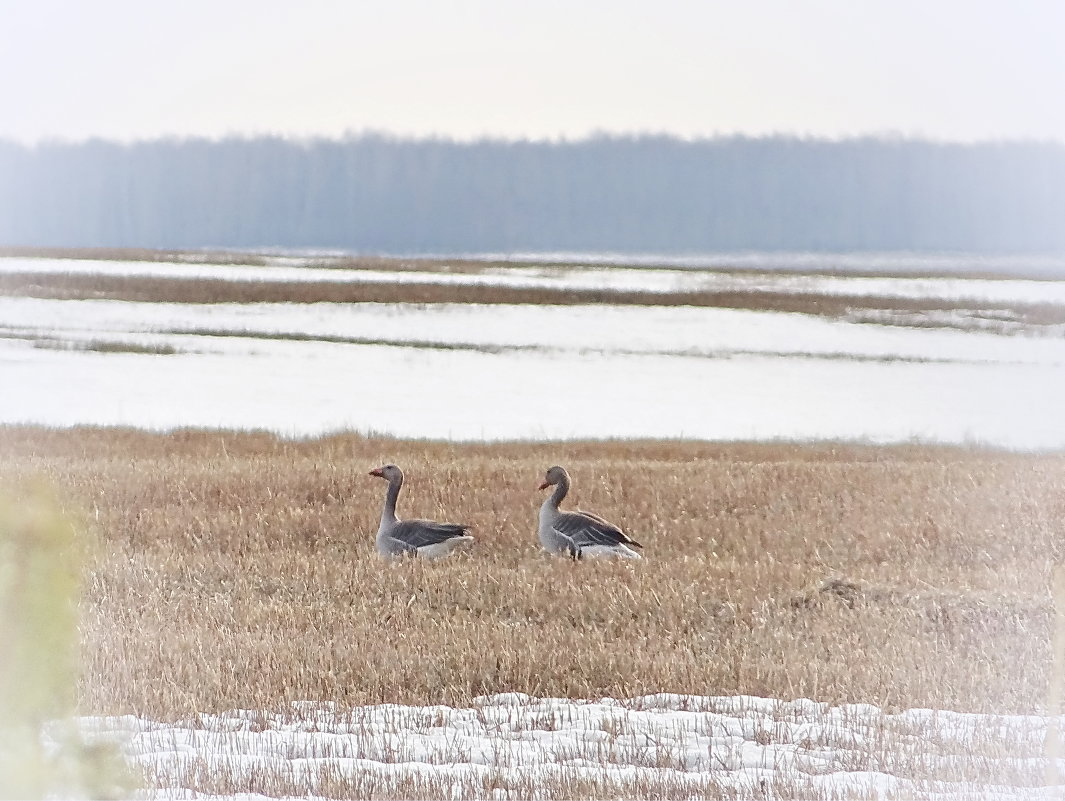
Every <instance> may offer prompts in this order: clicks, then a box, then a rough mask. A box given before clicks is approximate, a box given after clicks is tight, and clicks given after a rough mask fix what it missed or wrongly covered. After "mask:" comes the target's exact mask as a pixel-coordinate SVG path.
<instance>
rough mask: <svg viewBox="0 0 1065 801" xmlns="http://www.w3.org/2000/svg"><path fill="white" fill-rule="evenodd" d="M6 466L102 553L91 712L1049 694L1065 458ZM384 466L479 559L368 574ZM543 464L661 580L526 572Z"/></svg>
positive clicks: (278, 447)
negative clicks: (93, 536) (613, 524)
mask: <svg viewBox="0 0 1065 801" xmlns="http://www.w3.org/2000/svg"><path fill="white" fill-rule="evenodd" d="M0 454H2V459H0V482H4V483H16V484H17V483H18V482H20V481H21V480H22V479H25V478H26V477H29V476H33V475H44V476H47V477H48V478H49V479H50V480H51V481H52V482H54V483H55V484H56V485H57V486H58V487H59V488H61V490H62V492H63V493H64V494H65V496H66V497H67V498H69V503H70V504H71V506H72V508H75V509H80V510H83V511H84V514H86V515H87V516H88V520H89V521H90V524H91V527H92V528H93V529H94V530H95V531H96V532H97V534H98V535H99V538H100V540H101V546H100V547H99V548H98V550H97V553H96V555H95V557H94V559H93V562H92V564H91V565H90V566H89V574H90V575H89V580H88V582H87V587H88V589H87V594H86V596H85V598H84V603H83V613H84V624H83V648H84V664H85V672H84V677H83V680H82V683H81V687H80V706H81V709H82V710H83V711H84V712H85V713H120V712H138V713H144V714H148V715H151V716H153V717H156V718H162V719H176V718H178V717H180V716H183V715H188V714H192V713H194V712H205V711H212V710H222V709H228V708H234V707H240V708H259V709H270V708H278V707H279V706H280V705H282V704H284V703H286V702H289V701H297V700H300V701H312V702H317V701H336V702H338V703H340V704H343V705H353V704H364V703H374V702H383V701H396V702H405V703H430V702H436V703H448V704H464V703H467V702H469V701H470V699H471V698H472V697H474V696H476V695H480V694H485V693H493V692H497V691H510V690H513V691H521V692H526V693H530V694H532V695H538V696H569V697H584V698H596V697H600V696H615V697H624V696H632V695H638V694H644V693H651V692H656V691H674V692H684V693H694V694H713V695H717V694H733V693H748V694H754V695H762V696H770V697H779V698H788V699H790V698H796V697H804V696H805V697H810V698H815V699H817V700H821V701H829V702H843V701H863V702H869V703H874V704H878V705H881V706H883V707H885V708H886V709H888V710H892V709H900V708H906V707H912V706H931V707H937V708H956V709H965V710H974V711H1000V712H1025V711H1035V710H1039V709H1040V708H1041V706H1042V704H1043V702H1044V699H1045V697H1046V690H1047V677H1048V672H1049V665H1048V664H1047V663H1048V660H1049V654H1050V644H1049V637H1050V627H1051V607H1052V603H1051V597H1050V590H1049V586H1050V584H1049V582H1050V573H1051V569H1052V566H1053V564H1054V563H1055V562H1056V561H1059V560H1060V559H1061V557H1062V555H1063V551H1065V537H1063V533H1065V532H1063V530H1062V528H1063V523H1062V520H1063V519H1065V496H1063V494H1062V491H1061V488H1062V486H1063V485H1065V458H1063V457H1061V456H1057V455H1046V456H1018V455H1004V454H994V453H981V452H976V451H967V450H964V449H936V448H924V447H918V446H908V447H898V448H873V447H857V446H854V447H852V446H842V445H840V446H832V445H821V446H809V447H802V446H793V445H772V444H770V445H743V444H736V445H714V444H698V443H682V442H677V443H673V442H649V443H629V442H615V443H568V444H557V443H556V444H543V443H540V444H521V443H514V444H499V445H456V444H448V443H436V442H411V441H397V440H390V439H373V438H369V439H367V438H362V437H358V436H336V437H329V438H324V439H320V440H314V441H300V442H292V441H284V440H279V439H277V438H274V437H272V436H269V435H265V434H233V433H207V432H201V433H197V432H179V433H175V434H171V435H153V434H147V433H137V432H131V431H109V430H95V429H81V430H74V431H67V432H57V431H44V430H40V429H32V428H13V427H8V428H3V429H0ZM385 461H394V462H396V463H398V464H401V465H402V466H403V467H404V468H405V470H406V473H407V488H406V490H405V492H404V495H403V496H402V497H401V500H400V503H401V507H400V512H401V514H403V513H405V514H406V515H408V516H428V517H434V518H437V519H448V520H452V521H456V522H465V523H469V524H471V525H472V526H473V527H474V533H475V534H476V536H477V543H476V546H475V548H474V549H473V551H472V552H471V553H470V554H468V555H463V556H458V557H455V558H452V559H451V560H449V561H446V562H441V563H422V562H419V561H413V560H412V561H406V562H402V563H399V564H395V565H388V564H385V563H383V562H382V561H381V560H380V559H379V558H378V557H377V556H376V554H375V553H374V551H373V533H374V532H375V531H376V526H377V516H378V513H379V508H380V503H381V500H382V496H383V490H384V486H383V484H382V483H381V482H380V481H378V480H375V479H373V478H370V477H368V476H367V475H366V471H367V470H369V469H370V468H371V467H375V466H377V465H379V464H381V463H382V462H385ZM556 462H557V463H562V464H565V465H567V466H568V467H569V469H570V471H571V473H572V474H573V476H574V481H575V489H574V495H575V497H574V498H573V501H574V502H575V503H577V504H580V505H582V506H584V507H585V508H589V509H593V510H596V511H598V512H600V513H602V514H604V515H606V516H608V517H610V518H612V519H614V520H616V521H617V522H619V523H621V524H623V525H624V526H625V527H626V528H627V529H628V530H629V531H631V532H632V533H633V534H634V535H637V537H638V539H640V540H641V541H642V542H644V544H645V545H646V546H647V547H646V555H647V558H646V559H644V560H643V561H642V562H640V563H638V564H629V563H626V564H613V563H598V564H596V563H572V562H568V561H565V560H561V559H548V558H545V557H544V556H542V555H541V554H540V553H539V552H538V550H537V546H536V542H535V534H534V531H535V522H534V521H535V515H536V510H537V507H538V505H539V503H540V501H541V494H540V493H538V492H537V491H536V485H537V484H538V482H539V480H540V477H541V475H542V472H543V470H544V469H545V468H546V467H548V466H549V465H551V464H553V463H556ZM833 580H835V583H833ZM822 590H823V591H822Z"/></svg>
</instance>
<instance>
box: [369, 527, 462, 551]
mask: <svg viewBox="0 0 1065 801" xmlns="http://www.w3.org/2000/svg"><path fill="white" fill-rule="evenodd" d="M467 531H469V526H464V525H460V524H458V523H437V522H436V521H434V520H401V521H399V522H397V523H396V525H395V526H394V527H393V528H392V530H391V531H389V532H388V536H390V537H391V538H392V539H394V540H396V541H397V542H399V543H402V545H403V546H404V547H405V548H406V549H408V550H412V551H414V550H417V549H418V548H424V547H425V546H427V545H439V544H440V543H442V542H447V541H448V540H450V539H454V538H455V537H464V536H466V532H467Z"/></svg>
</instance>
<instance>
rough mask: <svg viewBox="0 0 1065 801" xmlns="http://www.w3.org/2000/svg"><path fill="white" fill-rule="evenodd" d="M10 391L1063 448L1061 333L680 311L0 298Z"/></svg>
mask: <svg viewBox="0 0 1065 801" xmlns="http://www.w3.org/2000/svg"><path fill="white" fill-rule="evenodd" d="M96 343H105V344H106V345H108V346H110V347H111V351H112V352H103V351H102V349H100V348H99V346H98V345H97V344H96ZM116 344H117V345H119V347H117V348H116V347H114V346H115V345H116ZM131 346H132V347H134V348H145V349H147V351H146V352H133V350H132V349H130V350H129V352H123V347H126V348H130V347H131ZM152 349H156V352H152ZM164 354H165V355H164ZM0 389H2V391H0V422H3V423H23V422H30V423H39V424H44V425H52V426H70V425H82V424H84V425H123V426H135V427H141V428H148V429H156V430H169V429H173V428H180V427H202V428H233V429H265V430H270V431H274V432H276V433H279V434H281V435H283V436H315V435H319V434H323V433H326V432H330V431H338V430H355V431H363V432H368V431H374V432H380V433H387V434H392V435H395V436H401V437H432V438H447V439H454V440H500V439H528V438H547V439H561V438H570V439H573V438H601V437H687V438H697V439H756V440H765V439H798V440H808V439H853V440H868V441H872V442H898V441H909V440H911V439H920V440H924V441H929V442H952V443H984V444H991V445H997V446H1001V447H1007V448H1016V449H1035V450H1038V449H1046V448H1056V447H1061V446H1063V445H1065V424H1063V423H1062V416H1061V409H1062V408H1065V336H1062V333H1061V332H1060V331H1058V330H1057V329H1054V330H1050V329H1049V328H1048V329H1046V330H1043V331H1040V332H1035V333H1029V334H1008V333H995V332H990V331H981V330H959V329H956V328H948V329H942V328H938V329H937V328H924V327H910V326H897V325H877V324H868V323H854V322H848V321H845V320H832V319H827V318H824V317H820V316H815V315H805V314H788V313H778V312H770V311H750V310H734V309H717V308H696V307H684V306H681V307H635V306H609V305H599V306H594V307H593V306H565V307H563V306H539V305H525V306H513V305H464V304H439V305H429V306H420V305H417V304H373V303H358V304H339V303H312V304H287V303H250V304H228V303H220V304H173V303H133V302H125V301H115V300H46V299H37V298H23V297H15V298H12V297H8V298H0ZM605 398H609V403H606V404H605V403H604V399H605ZM430 399H431V400H430Z"/></svg>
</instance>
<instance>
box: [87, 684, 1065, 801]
mask: <svg viewBox="0 0 1065 801" xmlns="http://www.w3.org/2000/svg"><path fill="white" fill-rule="evenodd" d="M1050 723H1054V724H1055V725H1058V726H1060V725H1061V721H1060V720H1053V719H1048V718H1044V717H1033V716H997V715H975V714H963V713H957V712H938V711H933V710H927V709H925V710H920V709H918V710H909V711H907V712H902V713H899V714H887V713H885V712H882V711H880V710H879V709H877V708H876V707H873V706H870V705H867V704H852V705H845V706H836V707H830V706H828V705H826V704H821V703H816V702H814V701H810V700H805V699H800V700H797V701H792V702H785V701H775V700H770V699H765V698H755V697H750V696H737V697H701V696H682V695H674V694H666V693H660V694H657V695H650V696H644V697H639V698H633V699H629V700H625V701H617V700H612V699H602V700H600V701H598V702H586V701H571V700H566V699H536V698H531V697H529V696H525V695H521V694H517V693H507V694H502V695H495V696H489V697H483V698H479V699H476V700H475V702H474V704H473V705H471V706H470V707H469V708H451V707H446V706H429V707H408V706H401V705H396V704H385V705H380V706H368V707H357V708H354V709H343V708H339V707H336V706H333V705H329V704H325V705H315V704H308V703H303V704H294V705H292V707H291V708H290V709H289V710H287V711H286V712H284V713H282V714H270V713H265V712H257V711H246V710H244V711H234V712H229V713H225V714H218V715H199V716H197V718H196V719H195V720H191V721H186V722H184V723H178V724H165V723H159V722H155V721H152V720H148V719H145V718H139V717H133V716H125V717H101V718H83V719H82V720H81V727H82V729H83V731H85V732H86V734H87V735H88V736H90V737H91V738H93V739H96V740H101V741H110V742H117V743H120V744H121V745H122V748H123V750H124V752H125V754H126V755H127V756H128V758H129V759H131V760H132V761H133V762H135V763H137V764H139V765H140V766H141V767H142V768H144V769H145V771H146V773H147V775H148V776H149V777H150V778H151V781H150V784H151V785H154V787H153V789H152V791H151V795H152V796H153V797H161V798H163V797H165V798H182V797H192V791H194V790H195V789H197V788H196V787H194V786H191V785H192V784H193V782H194V779H192V778H190V777H193V776H196V775H199V776H200V777H201V779H202V777H204V776H209V777H212V781H213V782H214V784H215V786H224V787H227V788H231V790H232V793H230V791H226V792H227V793H229V794H230V797H237V796H236V795H235V793H240V792H247V791H248V790H249V789H251V788H254V789H255V791H256V792H259V793H266V794H267V795H285V794H287V795H304V794H311V795H319V794H321V795H327V796H335V795H336V794H338V793H340V794H343V793H345V792H346V793H354V794H362V793H365V792H366V788H368V787H373V788H376V790H377V792H378V793H382V792H386V791H390V792H394V793H399V794H402V793H403V792H404V791H406V792H408V793H411V794H416V793H421V794H426V793H427V792H431V793H432V794H433V795H440V796H443V797H455V798H465V797H488V798H501V799H502V798H507V797H510V793H513V794H516V795H520V796H522V797H528V796H534V797H535V796H540V797H547V796H551V797H573V796H574V795H579V794H580V793H581V788H584V791H585V792H587V788H588V787H591V786H595V787H598V788H599V794H609V793H611V792H613V793H615V794H620V795H621V796H623V797H624V796H628V797H639V796H662V795H667V794H668V795H669V797H685V796H688V797H705V796H707V795H719V794H727V795H728V797H739V798H765V797H799V798H804V797H813V798H823V797H840V796H848V797H861V798H881V797H906V798H911V797H921V798H929V797H951V798H957V797H972V798H977V797H978V798H999V799H1006V798H1060V797H1061V794H1062V792H1065V786H1063V785H1062V784H1060V783H1059V782H1062V781H1065V778H1063V777H1065V760H1058V761H1057V762H1056V765H1057V772H1056V773H1054V774H1053V777H1054V778H1053V780H1054V782H1056V783H1058V784H1055V786H1053V787H1045V786H1043V785H1044V781H1045V777H1046V776H1047V769H1048V762H1047V760H1046V759H1044V756H1043V748H1044V742H1045V740H1046V736H1047V728H1048V724H1050ZM200 789H201V790H202V789H206V788H200ZM207 791H208V792H210V790H209V789H208V790H207ZM508 791H509V792H508Z"/></svg>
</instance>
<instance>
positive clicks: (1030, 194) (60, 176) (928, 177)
mask: <svg viewBox="0 0 1065 801" xmlns="http://www.w3.org/2000/svg"><path fill="white" fill-rule="evenodd" d="M1063 219H1065V145H1062V144H1055V143H1037V142H1027V143H1025V142H1003V143H984V144H967V145H966V144H943V143H932V142H925V141H918V140H910V139H891V138H862V139H851V140H843V141H824V140H813V139H799V138H790V137H770V138H760V139H752V138H743V137H732V138H717V139H706V140H700V141H684V140H680V139H675V138H670V137H661V136H659V137H653V136H643V137H598V138H591V139H586V140H581V141H572V142H524V141H518V142H508V141H493V140H485V141H478V142H471V143H459V142H453V141H448V140H441V139H419V140H405V139H395V138H390V137H386V136H380V135H364V136H358V137H352V138H348V139H344V140H326V139H315V140H307V141H292V140H285V139H281V138H270V137H259V138H230V139H224V140H207V139H181V140H179V139H166V140H157V141H148V142H139V143H134V144H119V143H112V142H105V141H99V140H95V141H88V142H81V143H43V144H39V145H36V146H23V145H18V144H14V143H10V142H0V245H32V246H99V247H150V248H198V247H210V246H218V247H233V248H257V247H290V248H345V249H352V250H356V251H362V252H368V251H378V252H404V253H411V252H475V251H521V250H578V251H579V250H597V251H599V250H609V251H621V252H640V251H643V252H698V251H704V252H705V251H719V250H742V249H764V250H777V249H779V250H898V249H912V250H965V251H979V252H1011V251H1013V252H1061V251H1065V226H1062V225H1061V224H1060V223H1061V221H1062V220H1063Z"/></svg>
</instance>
